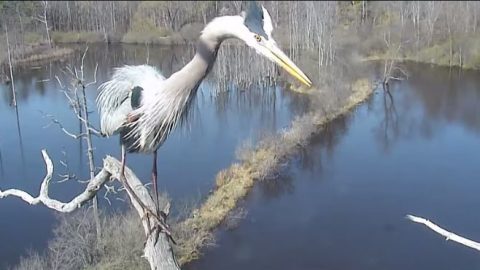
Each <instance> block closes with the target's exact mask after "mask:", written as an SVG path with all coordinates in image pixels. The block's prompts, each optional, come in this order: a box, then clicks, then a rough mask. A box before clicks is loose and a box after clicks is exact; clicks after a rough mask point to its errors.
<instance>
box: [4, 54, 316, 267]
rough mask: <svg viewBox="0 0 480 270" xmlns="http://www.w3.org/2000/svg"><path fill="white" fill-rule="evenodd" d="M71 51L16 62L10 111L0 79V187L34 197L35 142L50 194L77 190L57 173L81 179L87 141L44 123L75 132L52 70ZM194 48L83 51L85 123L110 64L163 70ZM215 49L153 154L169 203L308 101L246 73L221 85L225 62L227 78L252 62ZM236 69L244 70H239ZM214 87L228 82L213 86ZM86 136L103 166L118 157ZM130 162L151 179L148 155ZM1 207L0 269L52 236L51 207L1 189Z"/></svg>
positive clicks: (197, 189)
mask: <svg viewBox="0 0 480 270" xmlns="http://www.w3.org/2000/svg"><path fill="white" fill-rule="evenodd" d="M77 49H78V52H77V53H76V54H75V55H74V56H72V57H70V58H68V59H65V60H63V61H55V62H48V63H46V64H42V65H34V66H29V67H26V68H22V69H19V70H17V72H16V74H15V86H16V89H17V90H16V91H17V102H18V110H16V109H15V108H14V107H12V106H11V101H12V96H11V92H10V88H9V86H7V85H0V115H1V116H2V117H1V118H0V126H1V127H2V128H1V129H0V189H2V190H5V189H8V188H17V189H22V190H24V191H27V192H29V193H30V194H33V195H35V196H36V195H37V194H38V191H39V187H40V183H41V181H42V179H43V177H44V176H45V165H44V162H43V160H42V156H41V150H42V149H46V150H47V152H48V154H49V155H50V157H51V159H52V161H53V162H54V166H55V172H54V179H53V180H52V184H51V188H50V196H51V197H52V198H55V199H58V200H62V201H68V200H70V199H71V198H73V196H75V195H76V194H78V193H79V192H80V191H81V190H83V189H84V188H85V184H84V183H80V182H78V181H76V179H70V180H68V181H65V182H62V183H59V181H61V180H62V179H63V177H62V176H61V175H65V174H70V175H75V176H76V177H77V179H78V180H85V179H88V169H87V167H88V161H87V157H86V143H85V142H84V141H82V140H75V139H73V138H71V137H69V136H67V135H66V134H64V133H63V132H62V131H61V130H60V127H59V126H58V125H56V124H52V119H57V120H58V121H59V122H60V123H62V125H63V126H64V127H65V128H66V129H67V130H69V131H70V132H73V133H80V132H79V131H80V123H79V121H78V120H77V119H76V117H75V116H74V113H73V111H72V109H71V108H70V107H69V105H68V101H67V98H66V97H65V95H64V93H63V92H62V91H60V90H61V88H60V87H59V83H58V82H57V80H56V78H55V76H59V78H60V80H61V81H63V84H67V83H68V81H65V80H64V76H63V75H62V74H64V73H63V72H64V71H65V68H66V66H70V67H73V66H75V67H77V68H78V69H79V68H80V63H81V56H82V53H83V51H84V50H85V46H80V47H79V48H77ZM193 52H194V51H193V48H191V47H188V46H175V47H167V48H165V47H145V46H126V45H124V46H120V45H115V46H114V45H111V46H100V45H95V46H90V48H89V49H88V51H87V52H86V54H85V59H84V65H85V66H84V70H85V77H86V78H87V81H93V79H94V70H95V66H96V64H98V71H97V73H96V79H97V83H96V84H94V85H93V86H92V87H90V88H88V89H87V96H88V102H89V103H88V106H89V110H90V111H91V114H90V119H91V120H92V124H93V126H95V127H97V128H98V126H99V125H98V123H99V121H98V120H99V119H98V114H97V108H96V106H95V97H96V94H97V87H98V86H99V85H100V83H102V82H105V81H107V80H108V78H109V76H110V75H111V73H112V69H113V68H114V67H118V66H122V65H124V64H129V65H133V64H144V63H149V64H151V65H155V66H157V67H159V69H160V70H161V71H162V73H163V75H165V76H169V75H170V74H171V73H172V72H174V71H176V70H178V69H179V68H180V67H181V66H183V65H184V64H185V63H186V61H188V60H189V59H190V58H191V56H192V55H193ZM225 54H227V53H226V52H225ZM235 55H236V57H238V58H240V59H243V64H245V63H247V62H248V59H249V58H248V57H247V56H248V55H246V54H245V53H244V52H235ZM221 57H222V55H219V58H220V59H219V63H217V65H216V66H215V70H214V72H213V73H212V74H211V75H212V76H210V75H209V76H208V77H207V78H206V80H205V81H204V82H203V83H202V84H201V86H200V89H199V91H198V94H197V98H196V100H195V102H194V106H193V110H194V117H193V118H192V120H191V121H190V122H189V125H188V127H185V128H180V129H177V130H176V131H175V132H174V133H173V134H172V135H171V136H170V138H169V139H168V140H167V141H166V142H165V144H164V145H163V146H162V147H161V148H160V150H159V152H158V179H159V189H160V191H166V192H167V193H168V195H169V197H170V198H171V199H172V200H174V203H173V204H172V205H181V204H182V203H184V202H189V201H192V200H193V201H199V200H201V199H202V198H204V196H206V195H207V194H208V192H209V191H210V189H211V188H212V187H213V185H214V178H215V175H216V174H217V172H218V171H219V170H221V169H224V168H226V167H228V166H229V165H230V164H231V163H232V162H233V161H234V160H235V151H236V149H237V148H238V147H239V146H240V145H242V143H244V142H246V143H248V142H249V141H251V142H255V140H257V139H258V138H260V137H261V136H264V135H268V134H271V133H275V132H277V131H278V130H279V129H282V128H284V127H286V126H288V124H289V123H290V122H291V120H292V118H293V117H294V116H295V115H297V114H301V113H302V112H304V111H305V110H306V109H307V106H306V103H305V102H303V101H302V98H301V97H300V98H299V97H298V96H296V95H293V94H291V93H290V92H288V91H285V90H284V88H283V87H281V86H279V85H275V84H268V85H266V86H265V84H263V83H261V82H255V81H253V82H252V85H253V86H251V87H245V86H239V85H236V84H235V82H229V83H228V84H227V83H225V82H224V81H225V78H224V77H225V76H222V74H221V72H217V71H219V70H220V71H223V70H226V68H225V66H227V67H228V69H229V70H231V71H232V72H237V73H236V74H232V75H230V76H234V75H238V76H237V77H241V78H243V79H245V80H248V79H249V78H250V77H251V78H256V77H257V76H258V75H259V74H258V73H256V74H255V73H254V72H255V71H254V70H253V72H252V69H254V67H255V63H249V65H248V66H242V62H241V61H240V63H232V62H229V61H228V59H222V58H221ZM242 71H245V72H244V73H245V74H246V75H245V74H239V73H238V72H242ZM214 73H219V74H220V76H218V75H215V74H214ZM248 74H254V75H255V76H251V75H248ZM249 76H250V77H249ZM222 80H223V81H222ZM227 81H228V80H227ZM219 85H227V87H226V88H219ZM93 144H94V148H95V164H96V166H101V161H102V159H103V157H104V156H105V155H107V154H108V155H112V156H114V157H117V158H119V156H120V145H119V140H118V137H116V136H115V137H110V138H97V137H95V138H94V140H93ZM64 164H65V165H68V166H64ZM128 166H130V167H131V168H132V169H133V170H134V171H135V172H136V174H137V176H139V178H140V179H142V180H143V181H144V183H145V184H147V183H149V182H150V172H151V168H152V157H151V156H145V155H140V154H131V155H130V156H129V157H128ZM103 195H104V191H102V192H101V194H100V198H99V203H100V206H101V207H102V209H107V210H108V209H113V208H115V207H120V208H121V207H123V206H125V204H126V203H125V202H122V201H120V200H119V199H120V198H124V196H123V194H120V195H115V194H111V195H109V196H108V198H109V200H110V202H111V203H112V206H110V205H109V202H108V201H107V200H106V199H103ZM0 215H1V216H2V218H1V219H0V241H1V242H2V244H1V245H0V268H4V267H5V266H6V265H12V264H15V263H16V262H17V261H18V259H19V258H20V256H21V255H24V254H26V251H27V250H28V249H30V248H31V249H33V250H37V251H40V250H42V249H43V248H45V247H46V244H47V241H48V239H49V238H51V236H52V227H53V226H54V224H55V217H54V212H53V211H52V210H49V209H47V208H46V207H44V206H42V205H38V206H30V205H28V204H26V203H25V202H23V201H21V200H19V199H17V198H10V197H9V198H5V199H2V200H0Z"/></svg>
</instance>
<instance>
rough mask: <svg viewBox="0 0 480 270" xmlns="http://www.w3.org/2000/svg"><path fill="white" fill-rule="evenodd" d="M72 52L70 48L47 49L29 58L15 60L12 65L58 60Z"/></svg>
mask: <svg viewBox="0 0 480 270" xmlns="http://www.w3.org/2000/svg"><path fill="white" fill-rule="evenodd" d="M73 52H74V50H73V49H70V48H53V49H48V50H45V51H43V52H39V53H36V54H32V55H29V56H26V57H25V58H22V59H15V60H14V63H13V64H14V65H21V64H26V63H32V62H38V61H43V60H47V59H48V60H53V59H58V58H62V57H65V56H67V55H70V54H72V53H73Z"/></svg>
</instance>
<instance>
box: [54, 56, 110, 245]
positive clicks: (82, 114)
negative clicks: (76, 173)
mask: <svg viewBox="0 0 480 270" xmlns="http://www.w3.org/2000/svg"><path fill="white" fill-rule="evenodd" d="M87 51H88V47H87V48H86V49H85V51H84V53H83V56H82V62H81V65H80V70H77V69H76V68H73V69H72V68H67V72H66V74H67V75H68V77H69V78H70V87H64V86H63V84H62V83H61V81H60V79H59V78H58V76H57V77H56V78H57V81H58V83H59V84H60V86H61V87H62V88H63V92H64V94H65V96H66V97H67V99H68V101H69V103H70V106H71V107H72V109H73V111H74V113H75V116H76V117H77V118H78V119H79V121H80V122H81V124H82V125H83V129H84V130H85V132H84V133H81V134H73V133H72V132H68V131H67V130H66V129H65V128H64V127H63V126H62V125H61V123H59V122H58V121H56V124H58V125H59V126H60V127H61V128H62V130H63V131H64V132H65V133H66V134H67V135H69V136H70V137H73V138H75V139H84V140H85V141H86V142H87V157H88V167H89V172H90V179H93V177H94V176H95V162H94V153H93V144H92V134H93V135H99V134H100V132H99V131H97V130H96V129H95V128H94V127H92V125H91V123H90V121H89V111H88V103H87V97H86V92H85V90H86V88H88V87H89V86H91V85H93V84H95V83H96V82H97V76H96V74H97V68H98V64H97V65H96V66H95V71H94V75H93V76H94V80H93V81H91V82H86V79H85V73H84V60H85V55H86V53H87ZM92 202H93V209H94V218H95V225H96V230H97V238H98V239H100V237H101V235H102V232H101V227H100V220H99V213H98V199H97V197H96V196H94V197H93V198H92Z"/></svg>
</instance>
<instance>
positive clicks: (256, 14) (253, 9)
mask: <svg viewBox="0 0 480 270" xmlns="http://www.w3.org/2000/svg"><path fill="white" fill-rule="evenodd" d="M244 24H245V26H246V27H247V28H248V29H249V30H250V31H251V32H253V33H256V34H259V35H260V36H262V37H264V38H266V39H268V36H267V33H265V30H264V29H263V10H262V8H261V7H260V6H259V5H258V4H257V2H256V1H250V5H249V8H248V11H247V14H246V16H245V21H244Z"/></svg>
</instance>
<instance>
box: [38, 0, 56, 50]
mask: <svg viewBox="0 0 480 270" xmlns="http://www.w3.org/2000/svg"><path fill="white" fill-rule="evenodd" d="M41 4H42V7H43V9H42V12H41V15H37V16H36V17H35V19H36V20H37V21H39V22H41V23H43V25H45V30H46V32H47V41H48V45H49V46H50V48H52V40H51V39H50V28H49V26H48V18H47V10H48V1H42V2H41Z"/></svg>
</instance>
